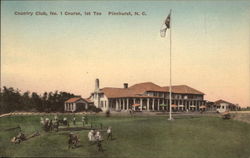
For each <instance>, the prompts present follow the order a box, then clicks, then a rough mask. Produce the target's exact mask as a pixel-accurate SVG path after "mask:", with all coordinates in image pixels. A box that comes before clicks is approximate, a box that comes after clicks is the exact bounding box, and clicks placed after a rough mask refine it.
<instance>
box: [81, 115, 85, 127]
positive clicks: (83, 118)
mask: <svg viewBox="0 0 250 158" xmlns="http://www.w3.org/2000/svg"><path fill="white" fill-rule="evenodd" d="M84 125H85V117H84V116H83V117H82V126H83V127H84Z"/></svg>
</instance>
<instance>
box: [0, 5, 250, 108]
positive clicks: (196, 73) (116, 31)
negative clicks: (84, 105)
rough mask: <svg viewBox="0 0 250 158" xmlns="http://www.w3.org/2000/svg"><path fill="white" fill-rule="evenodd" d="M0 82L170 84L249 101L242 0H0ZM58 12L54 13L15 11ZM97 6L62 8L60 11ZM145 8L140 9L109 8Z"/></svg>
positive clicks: (249, 55) (247, 31) (24, 87)
mask: <svg viewBox="0 0 250 158" xmlns="http://www.w3.org/2000/svg"><path fill="white" fill-rule="evenodd" d="M1 3H2V5H1V87H3V86H7V87H14V88H18V89H20V90H21V91H22V92H25V91H31V92H38V93H43V92H45V91H55V90H59V91H67V92H71V93H74V94H76V95H82V97H88V96H89V95H90V93H91V92H92V91H93V90H94V86H95V85H94V82H95V79H96V78H99V79H100V86H101V87H123V83H128V84H129V85H130V86H131V85H133V84H136V83H140V82H153V83H155V84H158V85H160V86H168V85H169V78H170V77H169V65H170V62H169V53H170V41H169V40H170V32H169V31H168V32H167V36H166V37H165V38H161V37H160V28H161V26H162V24H163V22H164V19H165V18H166V17H167V15H168V14H169V11H170V9H172V19H171V22H172V27H171V31H172V32H171V37H172V84H173V85H188V86H190V87H193V88H195V89H197V90H200V91H202V92H204V93H205V94H206V95H205V99H206V100H209V101H216V100H218V99H223V100H226V101H229V102H232V103H237V104H239V105H240V106H242V107H246V106H250V104H249V103H250V2H249V1H236V0H235V1H234V0H231V1H205V0H204V1H192V0H190V1H43V2H42V1H2V2H1ZM16 11H17V12H25V11H29V12H34V13H35V12H37V11H40V12H48V13H49V12H50V11H53V12H57V13H58V15H57V16H50V15H48V16H42V15H33V16H25V15H15V12H16ZM65 11H67V12H81V13H84V12H94V11H97V12H101V13H102V15H100V16H94V15H90V16H86V15H84V14H83V15H82V16H70V15H68V16H66V15H63V16H61V15H60V12H62V13H64V12H65ZM109 11H114V12H129V11H130V12H145V13H146V14H147V15H145V16H110V15H108V14H107V13H108V12H109Z"/></svg>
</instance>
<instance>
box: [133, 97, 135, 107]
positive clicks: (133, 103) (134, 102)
mask: <svg viewBox="0 0 250 158" xmlns="http://www.w3.org/2000/svg"><path fill="white" fill-rule="evenodd" d="M133 102H134V103H133V104H135V98H134V99H133ZM133 109H134V110H135V106H134V107H133Z"/></svg>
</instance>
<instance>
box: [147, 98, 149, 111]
mask: <svg viewBox="0 0 250 158" xmlns="http://www.w3.org/2000/svg"><path fill="white" fill-rule="evenodd" d="M147 111H149V98H147Z"/></svg>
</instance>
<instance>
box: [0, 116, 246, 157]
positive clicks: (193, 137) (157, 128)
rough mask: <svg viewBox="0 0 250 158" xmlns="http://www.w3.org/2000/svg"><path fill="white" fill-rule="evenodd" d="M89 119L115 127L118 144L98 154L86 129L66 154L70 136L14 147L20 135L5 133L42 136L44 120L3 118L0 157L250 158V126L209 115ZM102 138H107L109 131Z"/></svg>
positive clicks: (53, 136) (46, 136)
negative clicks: (89, 139) (18, 126)
mask: <svg viewBox="0 0 250 158" xmlns="http://www.w3.org/2000/svg"><path fill="white" fill-rule="evenodd" d="M51 118H52V116H51ZM77 119H78V120H80V117H79V118H77ZM89 120H90V121H93V120H94V121H95V122H96V123H102V124H103V126H104V128H106V127H107V126H112V129H113V135H114V138H115V139H114V140H112V141H106V140H105V141H104V142H103V148H104V150H105V151H104V152H103V153H102V152H98V151H97V146H96V145H89V143H88V139H87V133H88V131H87V130H83V131H75V132H74V133H76V134H78V135H79V136H80V139H81V142H80V147H78V148H76V149H70V150H69V149H68V146H67V140H68V135H67V134H68V133H69V131H59V132H58V133H56V132H49V133H45V132H41V135H40V136H38V137H35V138H32V139H30V140H27V141H24V142H22V143H21V144H12V143H10V139H11V138H12V137H13V136H15V135H16V134H17V133H18V130H12V131H4V129H6V128H10V127H15V126H17V125H20V126H21V128H22V130H23V131H24V133H25V134H30V133H32V132H34V131H35V130H39V131H41V127H40V124H39V121H40V116H12V117H4V118H0V129H1V130H0V157H1V156H10V157H18V156H22V157H28V156H31V157H34V156H38V157H39V156H40V157H53V156H57V157H58V156H59V157H76V156H78V157H121V158H126V157H131V158H168V157H169V158H249V157H250V125H249V124H247V123H243V122H239V121H234V120H222V119H221V118H217V117H208V116H204V117H196V118H192V117H187V116H186V117H179V118H177V119H175V120H174V121H167V117H166V116H136V117H125V116H123V117H118V116H114V117H109V118H107V117H103V116H98V117H96V116H95V117H93V116H92V117H91V116H90V119H89ZM80 125H81V123H80V122H78V126H80ZM102 134H103V136H104V138H106V132H103V133H102Z"/></svg>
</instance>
